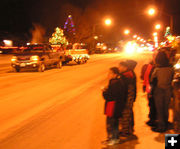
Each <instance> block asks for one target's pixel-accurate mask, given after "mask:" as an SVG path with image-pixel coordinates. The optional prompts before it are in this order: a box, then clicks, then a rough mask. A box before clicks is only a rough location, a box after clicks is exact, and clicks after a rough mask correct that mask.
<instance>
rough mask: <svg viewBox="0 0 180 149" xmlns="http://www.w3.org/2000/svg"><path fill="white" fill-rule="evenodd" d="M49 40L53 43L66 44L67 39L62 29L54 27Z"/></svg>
mask: <svg viewBox="0 0 180 149" xmlns="http://www.w3.org/2000/svg"><path fill="white" fill-rule="evenodd" d="M49 42H50V43H51V44H53V45H57V44H62V45H65V46H66V45H68V41H67V39H66V37H65V36H64V33H63V30H62V29H60V28H59V27H56V29H55V32H54V33H53V34H52V38H49Z"/></svg>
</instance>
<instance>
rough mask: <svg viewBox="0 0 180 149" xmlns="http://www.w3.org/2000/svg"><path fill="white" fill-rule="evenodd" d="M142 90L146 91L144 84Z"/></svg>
mask: <svg viewBox="0 0 180 149" xmlns="http://www.w3.org/2000/svg"><path fill="white" fill-rule="evenodd" d="M142 89H143V92H144V93H145V92H146V86H145V85H143V88H142Z"/></svg>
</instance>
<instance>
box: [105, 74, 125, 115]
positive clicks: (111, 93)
mask: <svg viewBox="0 0 180 149" xmlns="http://www.w3.org/2000/svg"><path fill="white" fill-rule="evenodd" d="M126 91H127V87H126V84H125V82H124V81H123V80H122V79H121V77H118V78H115V79H111V80H110V81H109V85H108V88H107V89H106V90H105V91H103V97H104V99H105V112H106V108H107V103H108V102H110V101H115V105H114V109H113V111H114V113H113V117H116V118H119V117H121V116H122V111H123V110H124V106H125V103H126Z"/></svg>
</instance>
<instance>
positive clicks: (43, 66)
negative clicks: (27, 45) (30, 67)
mask: <svg viewBox="0 0 180 149" xmlns="http://www.w3.org/2000/svg"><path fill="white" fill-rule="evenodd" d="M44 70H45V65H44V64H43V63H40V64H39V67H38V72H44Z"/></svg>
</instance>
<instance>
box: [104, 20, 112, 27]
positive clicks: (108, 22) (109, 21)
mask: <svg viewBox="0 0 180 149" xmlns="http://www.w3.org/2000/svg"><path fill="white" fill-rule="evenodd" d="M104 23H105V25H107V26H110V25H111V23H112V21H111V19H106V20H105V21H104Z"/></svg>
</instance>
